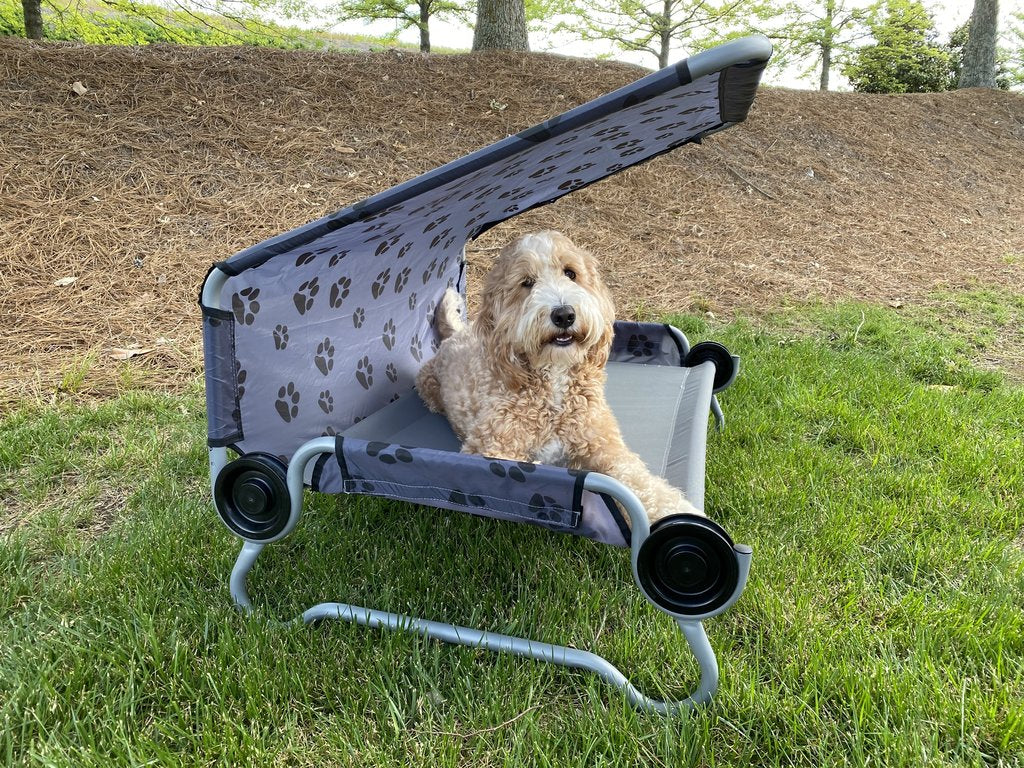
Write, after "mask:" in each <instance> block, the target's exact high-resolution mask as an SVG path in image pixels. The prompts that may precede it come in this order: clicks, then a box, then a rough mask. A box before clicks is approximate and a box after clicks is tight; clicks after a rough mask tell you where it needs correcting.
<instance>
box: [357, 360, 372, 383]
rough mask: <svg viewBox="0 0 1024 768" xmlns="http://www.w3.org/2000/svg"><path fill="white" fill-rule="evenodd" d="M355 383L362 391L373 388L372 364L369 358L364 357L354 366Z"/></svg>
mask: <svg viewBox="0 0 1024 768" xmlns="http://www.w3.org/2000/svg"><path fill="white" fill-rule="evenodd" d="M356 381H358V382H359V384H360V385H361V386H362V388H363V389H369V388H370V387H372V386H373V363H371V362H370V358H369V357H364V358H363V359H362V360H360V361H359V362H358V363H357V364H356Z"/></svg>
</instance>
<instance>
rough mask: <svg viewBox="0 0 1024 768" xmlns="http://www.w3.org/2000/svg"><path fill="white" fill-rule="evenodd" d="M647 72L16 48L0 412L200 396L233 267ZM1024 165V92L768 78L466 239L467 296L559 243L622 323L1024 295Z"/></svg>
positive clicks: (5, 53)
mask: <svg viewBox="0 0 1024 768" xmlns="http://www.w3.org/2000/svg"><path fill="white" fill-rule="evenodd" d="M641 74H643V71H642V70H640V69H639V68H636V67H632V66H628V65H623V64H616V63H608V62H595V61H589V60H580V59H569V58H562V57H556V56H551V55H542V54H487V55H460V56H442V55H434V56H421V55H418V54H410V53H398V52H389V53H376V54H329V53H311V52H286V51H277V50H264V49H252V48H217V49H203V48H179V47H171V46H153V47H149V48H138V49H132V48H107V47H95V46H78V45H69V44H35V43H30V42H27V41H23V40H16V39H3V40H0V349H2V350H3V355H2V358H0V404H3V403H7V404H9V403H11V402H14V401H17V400H19V399H22V398H25V397H29V398H48V397H51V396H52V395H53V394H54V393H55V392H57V391H59V390H60V389H61V388H62V387H63V388H65V389H74V390H75V391H76V392H78V393H84V394H89V395H100V396H102V395H105V394H109V393H111V392H113V391H116V390H117V388H118V386H119V385H121V384H123V383H125V381H126V377H131V378H132V380H133V381H137V380H138V377H139V376H140V375H143V376H144V379H143V381H144V382H145V383H146V385H147V386H151V387H160V388H170V389H174V388H177V387H180V386H183V385H186V384H187V383H188V382H191V381H193V380H194V379H195V376H196V374H197V373H198V371H199V370H200V367H201V353H200V349H199V330H200V323H199V313H198V310H197V306H196V297H197V292H198V289H199V286H200V284H201V282H202V279H203V277H204V276H205V274H206V271H207V269H208V267H209V265H210V264H211V263H212V262H214V261H217V260H220V259H223V258H225V257H226V256H228V255H230V254H232V253H233V252H235V251H237V250H240V249H242V248H244V247H246V246H248V245H251V244H253V243H256V242H258V241H260V240H262V239H265V238H267V237H269V236H271V235H274V234H277V233H279V232H282V231H284V230H287V229H290V228H292V227H294V226H297V225H299V224H302V223H304V222H306V221H309V220H310V219H313V218H317V217H319V216H321V215H323V214H325V213H328V212H331V211H334V210H337V209H339V208H341V207H343V206H345V205H347V204H349V203H351V202H354V201H357V200H359V199H362V198H364V197H366V196H368V195H370V194H373V193H375V192H378V191H381V190H383V189H386V188H388V187H390V186H392V185H394V184H396V183H399V182H401V181H404V180H405V179H408V178H410V177H412V176H415V175H417V174H420V173H422V172H424V171H427V170H430V169H431V168H434V167H436V166H437V165H440V164H442V163H445V162H447V161H449V160H452V159H455V158H457V157H459V156H461V155H463V154H466V153H467V152H470V151H472V150H475V149H477V148H479V147H481V146H484V145H486V144H489V143H491V142H493V141H495V140H497V139H500V138H503V137H504V136H506V135H508V134H509V133H513V132H516V131H519V130H521V129H523V128H526V127H528V126H530V125H533V124H535V123H538V122H540V121H542V120H544V119H546V118H548V117H550V116H552V115H554V114H557V113H559V112H562V111H564V110H566V109H569V108H571V107H573V106H575V105H577V104H580V103H582V102H584V101H587V100H588V99H591V98H593V97H595V96H597V95H599V94H601V93H604V92H607V91H609V90H612V89H614V88H617V87H619V86H621V85H623V84H625V83H627V82H629V81H631V80H633V79H636V78H637V77H638V76H640V75H641ZM75 82H78V83H80V84H81V85H82V86H84V88H85V89H87V90H86V91H85V92H84V93H81V94H79V93H77V92H76V91H75V90H73V88H72V85H73V84H74V83H75ZM78 90H81V89H78ZM1022 168H1024V96H1022V95H1020V94H1009V93H1001V92H995V91H986V90H970V91H960V92H952V93H942V94H922V95H899V96H870V95H862V94H850V93H825V94H820V93H816V92H804V91H790V90H782V89H772V88H765V89H762V92H761V93H760V95H759V96H758V100H757V102H756V104H755V107H754V109H753V111H752V113H751V116H750V118H749V119H748V121H747V122H746V123H745V124H744V125H742V126H740V127H738V128H736V129H733V130H731V131H727V132H725V133H723V134H720V135H718V136H715V137H712V138H711V139H709V140H708V141H706V142H705V143H704V145H703V146H701V147H691V148H687V149H684V150H681V151H678V152H674V153H671V154H670V155H667V156H664V157H661V158H658V159H656V160H654V161H652V162H650V163H648V164H646V165H644V166H642V167H639V168H635V169H632V170H630V171H627V172H625V173H622V174H620V175H619V176H617V177H615V178H613V179H610V180H608V181H605V182H603V183H601V184H598V185H595V186H593V187H590V188H587V189H584V190H581V191H579V192H577V193H575V194H573V195H571V196H569V197H567V198H565V199H564V200H562V201H560V202H558V203H555V204H553V205H551V206H548V207H546V208H542V209H539V210H537V211H534V212H531V213H529V214H526V215H524V216H521V217H519V218H517V219H515V220H513V221H512V222H509V223H508V224H506V225H503V226H501V227H498V228H496V229H495V230H492V231H491V232H489V233H488V234H487V235H485V236H484V237H483V238H481V239H480V240H479V241H477V242H476V243H473V244H471V245H470V249H469V258H470V291H471V293H472V291H473V288H474V284H475V281H476V279H478V278H479V275H480V274H481V273H482V271H483V270H484V269H485V268H486V266H487V265H488V264H489V262H490V259H491V258H492V256H493V255H494V253H495V252H496V249H497V248H498V247H499V246H500V245H501V244H502V243H504V242H505V241H507V240H508V239H509V238H510V237H512V236H513V235H514V234H516V233H518V232H519V231H525V230H530V229H536V228H541V227H553V228H557V229H561V230H563V231H564V232H566V233H567V234H569V235H570V236H571V237H573V238H574V239H575V240H576V241H577V242H579V243H580V244H582V245H584V246H586V247H588V248H590V249H591V250H593V251H594V252H595V253H597V254H598V255H599V256H600V258H601V260H602V262H603V264H604V270H605V272H606V276H607V278H608V281H609V283H610V284H611V285H612V287H613V290H614V292H615V294H616V298H617V301H618V305H619V314H620V316H623V317H627V316H631V315H647V316H649V315H652V314H657V313H661V312H665V311H711V312H713V313H714V314H715V315H717V316H734V315H736V314H754V315H756V314H758V313H763V312H765V311H770V310H773V309H776V308H778V307H779V306H781V305H783V304H785V303H787V302H790V303H791V302H803V301H807V300H824V301H833V300H837V299H843V298H859V299H866V300H870V301H879V302H888V303H890V304H892V305H900V304H906V303H912V302H915V301H921V300H924V299H925V298H926V297H927V296H928V295H929V294H930V293H931V292H933V291H934V290H935V289H936V288H939V287H945V288H954V289H955V288H957V287H961V286H973V285H993V286H1002V287H1006V286H1010V287H1011V288H1015V289H1017V290H1024V173H1022V171H1021V169H1022ZM140 349H141V350H148V351H146V352H142V353H139V352H137V350H140ZM125 358H128V360H126V359H125Z"/></svg>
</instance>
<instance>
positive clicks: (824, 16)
mask: <svg viewBox="0 0 1024 768" xmlns="http://www.w3.org/2000/svg"><path fill="white" fill-rule="evenodd" d="M869 10H870V6H868V4H867V3H864V2H859V1H858V0H813V1H812V2H808V1H807V0H794V1H793V2H789V3H787V4H785V5H783V6H782V8H781V9H780V10H778V11H776V12H775V13H774V14H773V19H772V21H774V26H773V27H771V28H770V29H769V31H768V36H769V37H771V38H772V39H773V41H774V42H775V43H776V54H775V59H776V65H780V64H781V65H785V64H787V63H789V62H793V61H799V60H806V59H808V58H810V57H812V56H813V57H814V60H815V64H814V66H813V67H812V68H811V70H810V71H813V70H814V69H817V68H818V67H820V70H819V71H818V90H821V91H827V90H828V86H829V81H830V79H831V74H832V69H833V67H835V66H836V65H840V66H841V65H842V64H843V62H844V60H845V59H846V57H847V56H849V54H850V53H852V51H853V50H854V48H855V46H856V43H857V42H858V41H859V40H862V39H863V38H865V37H867V35H868V34H870V33H869V32H868V30H867V29H866V28H865V25H864V22H865V20H866V19H867V18H868V14H869ZM769 24H771V22H769Z"/></svg>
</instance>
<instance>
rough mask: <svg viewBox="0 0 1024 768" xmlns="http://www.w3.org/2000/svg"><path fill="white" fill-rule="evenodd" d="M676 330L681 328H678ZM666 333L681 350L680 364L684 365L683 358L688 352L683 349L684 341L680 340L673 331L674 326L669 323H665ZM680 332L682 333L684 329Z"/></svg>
mask: <svg viewBox="0 0 1024 768" xmlns="http://www.w3.org/2000/svg"><path fill="white" fill-rule="evenodd" d="M676 330H679V329H678V328H677V329H676ZM665 333H667V334H668V337H669V338H670V339H672V341H674V342H675V343H676V349H677V350H679V365H680V366H682V364H683V358H685V357H686V353H685V352H684V351H683V343H682V342H681V341H679V339H678V338H677V337H676V335H675V334H674V333H672V326H671V325H669V324H668V323H665ZM680 333H682V331H680Z"/></svg>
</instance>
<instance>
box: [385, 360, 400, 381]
mask: <svg viewBox="0 0 1024 768" xmlns="http://www.w3.org/2000/svg"><path fill="white" fill-rule="evenodd" d="M384 375H385V376H387V377H388V381H390V382H391V383H392V384H395V383H396V382H397V381H398V369H397V368H395V364H394V363H388V367H387V368H385V369H384Z"/></svg>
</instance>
